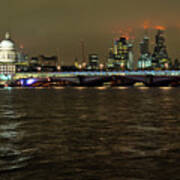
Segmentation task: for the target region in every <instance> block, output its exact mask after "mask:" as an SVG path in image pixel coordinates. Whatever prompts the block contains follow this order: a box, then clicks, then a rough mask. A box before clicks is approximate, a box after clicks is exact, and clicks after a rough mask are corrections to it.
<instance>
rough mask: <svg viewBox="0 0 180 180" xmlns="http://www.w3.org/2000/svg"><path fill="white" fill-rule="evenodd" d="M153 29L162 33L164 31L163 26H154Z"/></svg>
mask: <svg viewBox="0 0 180 180" xmlns="http://www.w3.org/2000/svg"><path fill="white" fill-rule="evenodd" d="M155 29H157V30H162V31H164V30H166V28H165V27H164V26H156V27H155Z"/></svg>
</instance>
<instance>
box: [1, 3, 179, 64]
mask: <svg viewBox="0 0 180 180" xmlns="http://www.w3.org/2000/svg"><path fill="white" fill-rule="evenodd" d="M179 5H180V2H179V1H177V0H174V1H173V2H171V3H170V2H168V1H162V0H158V1H151V2H143V1H142V0H139V1H138V2H131V1H126V2H124V1H116V0H114V1H111V2H109V1H106V0H103V1H102V0H99V1H98V2H95V1H82V0H77V1H76V2H75V1H72V0H69V1H64V0H62V1H56V0H54V1H53V2H51V3H50V2H49V1H47V0H43V1H42V0H39V1H38V2H35V1H34V0H32V1H31V2H24V1H22V0H19V1H18V3H15V2H13V1H11V0H9V1H4V2H2V7H4V8H3V9H2V11H1V12H0V14H1V16H0V18H1V21H0V29H1V30H0V38H1V39H2V38H3V34H4V32H6V31H10V32H11V34H12V35H13V39H14V40H15V42H16V43H17V44H18V45H23V46H24V48H25V50H26V52H27V53H28V54H30V55H36V54H47V55H54V54H56V53H57V49H59V51H60V56H61V57H63V60H64V61H65V63H67V64H71V63H72V62H73V60H74V58H75V57H78V59H80V60H81V58H82V55H81V54H82V52H81V44H80V41H82V40H83V41H84V42H85V46H86V51H87V52H86V54H89V53H98V54H99V55H100V59H102V60H103V58H105V57H106V56H108V53H107V52H108V48H110V47H111V45H112V39H113V38H114V37H117V36H120V34H119V32H120V30H122V29H123V30H124V29H128V28H129V27H131V28H132V29H133V33H134V36H135V39H136V41H135V44H136V45H137V44H138V43H139V42H140V41H141V39H142V36H143V34H144V30H143V24H144V22H149V24H150V25H151V27H150V28H153V27H154V26H157V25H161V26H165V27H166V36H167V38H166V39H167V46H168V52H169V56H170V57H172V58H173V59H174V58H176V57H177V58H179V57H180V55H179V52H178V49H180V38H179V33H180V25H179V24H178V23H177V22H178V19H177V17H178V16H179V10H178V7H179ZM152 10H153V12H152ZM7 12H8V13H7ZM4 14H6V16H5V15H4ZM114 30H115V31H114ZM154 34H155V32H154V31H153V30H150V33H149V36H150V38H151V42H153V41H154ZM135 50H136V48H135ZM136 53H139V52H137V50H136Z"/></svg>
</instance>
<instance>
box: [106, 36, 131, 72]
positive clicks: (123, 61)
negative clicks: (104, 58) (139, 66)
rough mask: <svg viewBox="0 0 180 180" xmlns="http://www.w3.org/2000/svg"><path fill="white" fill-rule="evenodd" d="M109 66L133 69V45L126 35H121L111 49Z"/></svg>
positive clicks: (110, 67)
mask: <svg viewBox="0 0 180 180" xmlns="http://www.w3.org/2000/svg"><path fill="white" fill-rule="evenodd" d="M107 68H108V69H112V70H127V69H128V70H132V69H133V45H132V44H131V43H129V42H128V40H127V39H126V37H120V39H118V40H115V41H114V43H113V48H111V49H110V51H109V58H108V63H107Z"/></svg>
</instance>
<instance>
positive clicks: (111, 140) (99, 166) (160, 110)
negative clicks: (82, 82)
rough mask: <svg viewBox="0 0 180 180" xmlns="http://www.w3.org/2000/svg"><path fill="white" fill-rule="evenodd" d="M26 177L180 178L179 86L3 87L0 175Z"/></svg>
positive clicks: (0, 178) (7, 179)
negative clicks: (125, 87)
mask: <svg viewBox="0 0 180 180" xmlns="http://www.w3.org/2000/svg"><path fill="white" fill-rule="evenodd" d="M21 179H22V180H36V179H37V180H41V179H42V180H44V179H50V180H51V179H52V180H56V179H63V180H74V179H75V180H76V179H77V180H79V179H80V180H86V179H87V180H91V179H92V180H96V179H97V180H101V179H102V180H116V179H117V180H119V179H120V180H121V179H122V180H141V179H143V180H144V179H158V180H160V179H163V180H164V179H167V180H175V179H180V89H179V88H127V89H124V88H105V89H104V88H85V89H83V88H62V89H1V90H0V180H21Z"/></svg>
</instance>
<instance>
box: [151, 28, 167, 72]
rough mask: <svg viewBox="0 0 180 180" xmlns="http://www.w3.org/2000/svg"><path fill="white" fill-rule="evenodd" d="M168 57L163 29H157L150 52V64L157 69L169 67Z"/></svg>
mask: <svg viewBox="0 0 180 180" xmlns="http://www.w3.org/2000/svg"><path fill="white" fill-rule="evenodd" d="M169 65H170V59H169V57H168V53H167V47H166V44H165V37H164V31H163V30H158V31H157V34H156V36H155V47H154V52H153V54H152V66H153V67H154V68H159V69H169Z"/></svg>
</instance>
